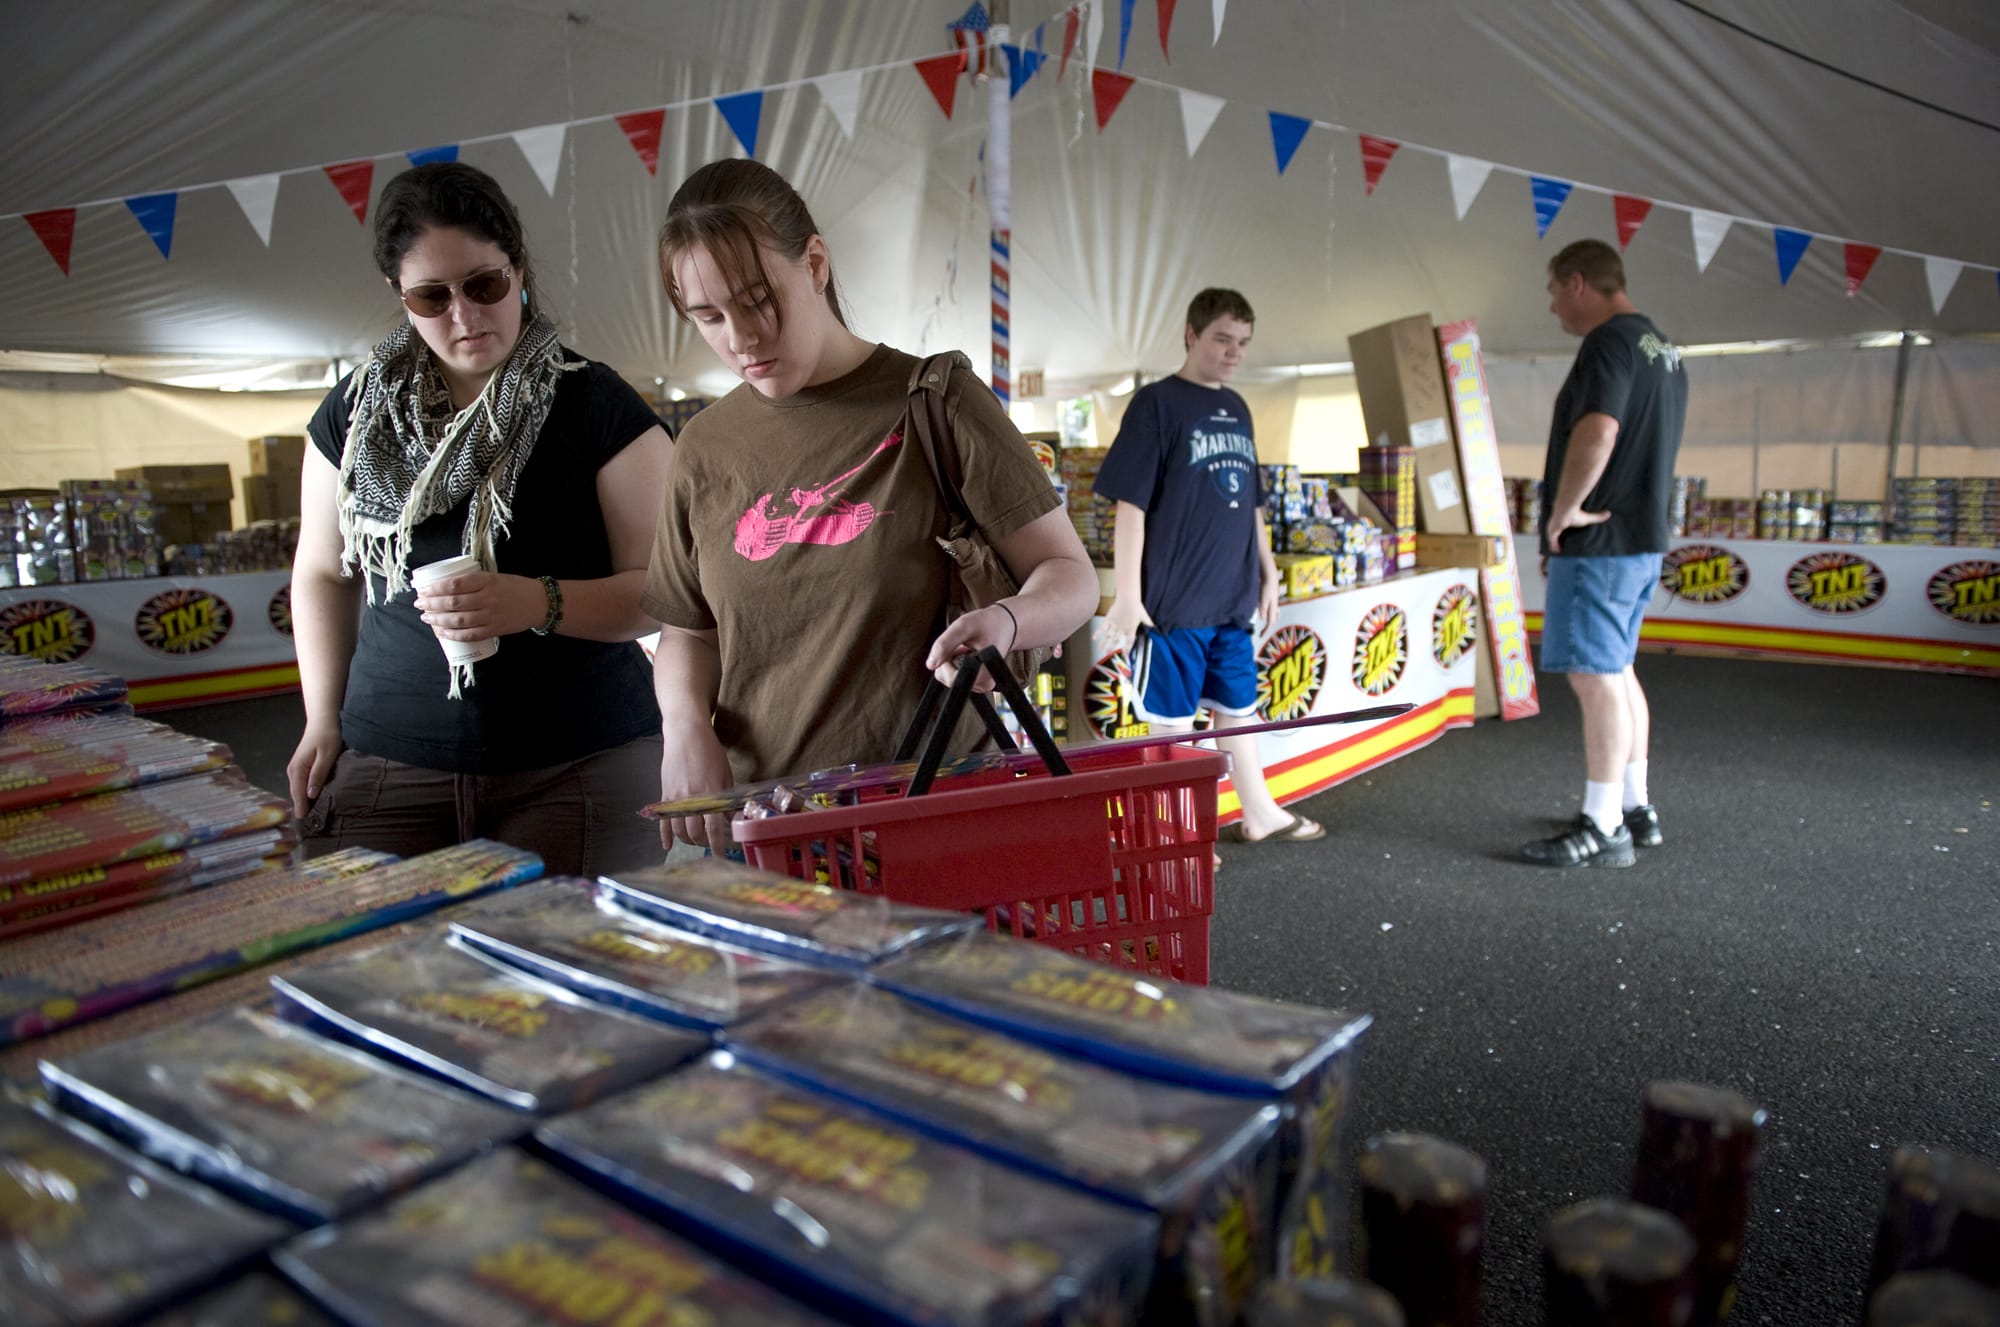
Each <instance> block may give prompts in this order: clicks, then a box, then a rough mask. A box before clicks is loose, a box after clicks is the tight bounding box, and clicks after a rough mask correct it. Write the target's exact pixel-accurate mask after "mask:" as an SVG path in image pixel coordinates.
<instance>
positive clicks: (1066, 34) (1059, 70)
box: [1056, 9, 1083, 79]
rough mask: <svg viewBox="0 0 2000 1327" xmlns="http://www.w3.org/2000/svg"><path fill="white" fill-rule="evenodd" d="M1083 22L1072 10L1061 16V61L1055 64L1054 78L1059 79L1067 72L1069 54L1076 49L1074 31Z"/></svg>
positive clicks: (1080, 16)
mask: <svg viewBox="0 0 2000 1327" xmlns="http://www.w3.org/2000/svg"><path fill="white" fill-rule="evenodd" d="M1082 22H1083V15H1081V14H1079V13H1077V11H1076V10H1074V9H1072V10H1070V11H1069V13H1067V14H1064V15H1063V49H1062V59H1061V60H1060V61H1058V62H1057V64H1056V77H1057V78H1058V79H1060V78H1061V77H1062V76H1063V75H1064V74H1066V73H1068V72H1069V53H1070V52H1071V51H1073V50H1075V49H1076V30H1077V27H1078V26H1079V25H1080V24H1081V23H1082Z"/></svg>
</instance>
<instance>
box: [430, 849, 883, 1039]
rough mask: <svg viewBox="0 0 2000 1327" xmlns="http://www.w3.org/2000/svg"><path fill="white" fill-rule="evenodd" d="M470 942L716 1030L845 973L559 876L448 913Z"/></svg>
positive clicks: (516, 963) (547, 976)
mask: <svg viewBox="0 0 2000 1327" xmlns="http://www.w3.org/2000/svg"><path fill="white" fill-rule="evenodd" d="M451 928H452V930H453V931H454V932H456V933H457V935H458V936H459V937H460V938H461V939H462V940H463V941H464V942H465V943H466V944H467V945H468V946H470V947H471V948H472V949H475V950H477V951H478V952H480V953H482V954H486V955H489V956H491V957H493V958H497V959H499V960H500V961H501V962H503V963H506V964H508V965H510V966H512V967H516V968H519V969H521V970H523V971H525V972H528V973H531V974H533V975H534V976H537V977H540V978H541V979H543V980H544V981H552V982H554V983H555V984H556V985H558V986H564V987H567V988H569V989H570V990H573V991H576V992H577V993H578V994H581V995H584V996H588V997H589V998H590V999H593V1000H597V1001H599V1002H601V1003H605V1004H611V1005H615V1006H617V1007H619V1008H621V1009H630V1010H632V1011H633V1012H635V1013H640V1014H644V1015H646V1016H647V1017H649V1018H658V1019H664V1020H665V1021H667V1022H669V1023H678V1024H680V1025H681V1026H683V1027H692V1028H700V1029H702V1030H704V1031H713V1030H714V1029H716V1028H721V1027H727V1026H729V1025H730V1024H732V1023H735V1022H736V1021H738V1020H739V1019H744V1018H749V1017H752V1016H753V1015H755V1014H758V1013H761V1012H762V1011H763V1010H765V1009H769V1008H771V1007H772V1006H774V1005H778V1004H782V1003H783V1002H785V1001H787V1000H792V999H796V998H797V997H799V996H801V995H804V994H806V993H808V992H810V991H814V990H818V989H819V988H820V987H822V986H826V985H829V984H831V983H834V982H839V981H842V980H844V978H842V977H841V976H840V975H839V974H837V973H833V972H827V971H822V970H820V969H816V968H809V967H806V966H805V965H803V964H800V963H793V962H790V961H788V960H786V959H782V958H774V957H772V956H770V955H768V954H758V953H753V952H752V951H750V950H748V949H743V948H739V947H738V946H736V945H729V944H724V943H722V942H721V941H717V940H707V939H703V938H702V937H701V936H698V935H691V934H689V933H688V932H686V931H681V930H676V929H674V928H673V927H671V926H666V925H663V924H662V923H660V922H656V921H653V920H651V919H649V918H646V917H641V916H638V915H637V914H635V913H632V912H629V911H627V910H625V909H624V908H620V907H618V906H617V905H616V904H615V903H613V902H612V901H611V898H610V895H609V892H608V891H605V890H601V889H600V888H599V887H598V886H597V885H595V884H593V883H592V882H590V881H588V880H580V879H577V878H575V877H573V876H557V877H555V878H553V879H550V880H545V881H542V882H541V883H539V884H537V885H534V886H531V887H530V888H528V889H523V890H518V891H516V892H514V893H513V894H510V895H507V896H505V897H503V898H498V899H492V900H489V901H488V902H486V903H483V904H481V905H479V906H477V907H474V908H468V909H465V910H464V911H461V912H459V913H458V914H457V915H456V916H454V917H453V918H452V923H451Z"/></svg>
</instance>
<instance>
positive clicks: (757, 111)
mask: <svg viewBox="0 0 2000 1327" xmlns="http://www.w3.org/2000/svg"><path fill="white" fill-rule="evenodd" d="M715 108H716V109H717V110H719V111H721V112H722V118H723V119H725V120H727V121H729V127H730V128H731V129H734V130H735V131H736V141H737V142H739V143H741V144H743V150H744V151H745V152H747V153H749V154H750V155H751V156H753V157H754V156H756V155H757V125H758V122H759V121H761V120H762V119H763V118H764V94H763V92H762V91H757V92H738V93H734V94H732V95H730V96H727V97H717V98H716V99H715Z"/></svg>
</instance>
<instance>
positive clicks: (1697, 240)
mask: <svg viewBox="0 0 2000 1327" xmlns="http://www.w3.org/2000/svg"><path fill="white" fill-rule="evenodd" d="M1688 224H1689V225H1690V226H1691V227H1692V228H1693V230H1694V270H1695V271H1697V272H1706V271H1707V270H1708V265H1709V263H1710V262H1712V261H1714V259H1715V251H1716V250H1717V249H1719V248H1721V247H1722V237H1723V236H1725V235H1727V234H1728V233H1729V228H1730V226H1731V225H1733V224H1735V218H1733V217H1726V216H1724V215H1722V213H1720V212H1700V211H1694V210H1690V211H1689V212H1688Z"/></svg>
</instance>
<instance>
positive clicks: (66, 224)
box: [21, 207, 76, 276]
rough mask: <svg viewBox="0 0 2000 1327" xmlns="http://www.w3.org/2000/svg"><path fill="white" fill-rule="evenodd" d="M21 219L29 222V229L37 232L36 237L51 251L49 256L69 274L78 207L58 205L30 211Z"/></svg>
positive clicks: (63, 271)
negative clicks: (47, 209)
mask: <svg viewBox="0 0 2000 1327" xmlns="http://www.w3.org/2000/svg"><path fill="white" fill-rule="evenodd" d="M21 220H23V221H25V222H27V223H28V229H30V230H32V231H34V232H35V238H36V239H39V240H40V241H41V242H42V247H43V248H44V249H47V250H48V251H49V257H51V258H53V259H55V260H56V266H57V267H60V268H61V269H62V274H63V275H64V276H68V275H69V246H70V241H71V240H73V239H74V238H76V209H75V208H73V207H58V208H53V209H51V210H50V211H47V212H29V213H27V214H26V215H24V216H23V217H22V218H21Z"/></svg>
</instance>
